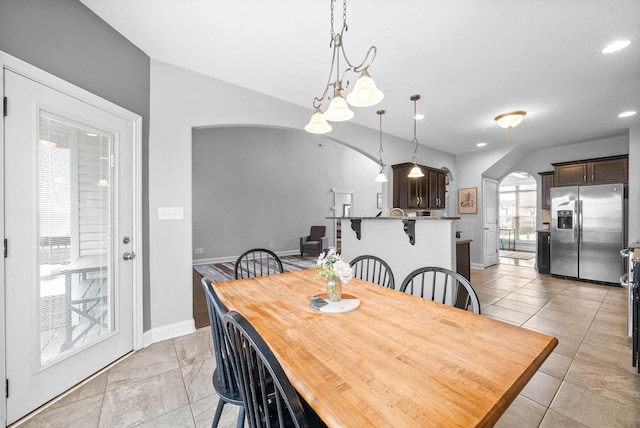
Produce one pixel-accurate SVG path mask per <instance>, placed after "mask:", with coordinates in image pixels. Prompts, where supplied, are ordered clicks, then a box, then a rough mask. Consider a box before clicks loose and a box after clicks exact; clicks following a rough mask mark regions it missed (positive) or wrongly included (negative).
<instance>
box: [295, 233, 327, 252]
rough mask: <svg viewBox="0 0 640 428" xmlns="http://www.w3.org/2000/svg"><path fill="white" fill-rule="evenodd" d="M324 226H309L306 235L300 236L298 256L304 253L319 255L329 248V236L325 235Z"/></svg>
mask: <svg viewBox="0 0 640 428" xmlns="http://www.w3.org/2000/svg"><path fill="white" fill-rule="evenodd" d="M326 229H327V228H326V226H311V231H310V232H309V234H308V235H306V236H303V237H301V238H300V256H302V255H304V253H308V254H312V255H316V256H317V255H319V254H320V253H321V252H323V251H325V250H328V249H329V238H328V237H326V236H325V231H326Z"/></svg>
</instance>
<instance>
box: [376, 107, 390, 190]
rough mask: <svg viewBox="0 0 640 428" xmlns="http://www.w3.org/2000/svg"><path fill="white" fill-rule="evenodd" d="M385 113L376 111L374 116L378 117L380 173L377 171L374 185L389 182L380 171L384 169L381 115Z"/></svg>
mask: <svg viewBox="0 0 640 428" xmlns="http://www.w3.org/2000/svg"><path fill="white" fill-rule="evenodd" d="M384 113H385V111H384V110H378V111H377V112H376V114H377V115H378V116H380V149H379V151H378V153H379V154H380V171H378V176H377V177H376V179H375V180H373V181H375V182H376V183H386V182H388V181H389V180H387V176H386V175H384V172H382V169H383V167H384V164H383V163H382V115H383V114H384Z"/></svg>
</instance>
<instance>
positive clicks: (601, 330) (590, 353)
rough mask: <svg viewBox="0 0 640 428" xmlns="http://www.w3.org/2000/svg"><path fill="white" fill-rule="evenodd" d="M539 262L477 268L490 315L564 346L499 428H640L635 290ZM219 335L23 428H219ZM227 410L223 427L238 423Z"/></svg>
mask: <svg viewBox="0 0 640 428" xmlns="http://www.w3.org/2000/svg"><path fill="white" fill-rule="evenodd" d="M532 266H533V262H532V261H525V260H517V259H501V264H500V265H498V266H494V267H490V268H487V269H485V270H482V271H480V270H473V271H472V273H471V280H472V281H471V282H472V283H473V285H474V288H475V289H476V290H477V292H478V296H479V298H480V301H481V305H482V311H483V315H485V316H490V317H493V318H496V319H500V320H502V321H505V322H509V323H512V324H516V325H519V326H523V327H526V328H530V329H533V330H538V331H541V332H545V333H549V334H552V335H554V336H556V337H557V338H558V340H559V345H558V346H557V348H556V349H555V350H554V352H553V353H552V354H551V356H550V357H549V358H548V359H547V361H546V362H545V363H544V364H543V366H542V367H541V369H540V370H539V371H538V372H537V373H536V374H535V375H534V377H533V378H532V380H531V381H530V382H529V384H528V385H527V386H526V387H525V388H524V390H523V391H522V393H521V394H520V395H519V396H518V397H517V398H516V400H515V401H514V402H513V404H512V405H511V406H510V407H509V409H508V410H507V412H506V413H505V414H504V415H503V417H502V418H501V419H500V421H499V422H498V423H497V424H496V427H500V428H504V427H518V428H522V427H545V428H549V427H554V428H556V427H594V428H601V427H638V426H640V374H638V373H637V372H636V369H635V368H633V367H632V366H631V341H630V339H629V338H628V337H627V336H626V303H625V302H626V301H625V299H626V290H624V289H622V288H618V287H611V286H604V285H596V284H589V283H585V282H578V281H570V280H564V279H558V278H553V277H551V276H549V275H538V273H537V272H536V271H535V270H534V269H533V268H532ZM212 351H213V350H212V342H211V336H210V332H209V328H208V327H207V328H202V329H200V330H198V331H196V332H195V333H193V334H190V335H187V336H183V337H179V338H176V339H172V340H166V341H164V342H159V343H155V344H153V345H151V346H149V347H147V348H145V349H143V350H141V351H138V352H136V353H134V354H132V355H130V356H129V357H127V358H125V359H123V360H122V361H121V362H119V363H118V364H116V365H115V366H113V367H112V368H110V369H109V370H107V371H105V372H104V373H102V374H100V375H98V376H96V377H94V378H93V379H91V380H89V381H87V382H86V383H84V384H83V385H81V386H80V387H78V388H76V389H75V390H74V391H72V392H70V393H68V394H66V395H64V396H63V397H61V398H60V399H59V400H57V401H54V402H53V403H52V404H50V405H48V406H46V407H45V408H44V409H42V410H41V411H40V412H38V413H35V414H33V415H32V416H31V417H30V418H28V419H26V420H24V421H22V422H21V423H19V424H15V426H20V427H21V428H31V427H82V428H86V427H128V426H141V427H172V428H173V427H209V426H211V421H212V419H213V414H214V410H215V406H216V404H217V401H218V400H217V396H216V394H215V392H214V390H213V388H212V386H211V374H212V373H213V369H214V360H213V354H212ZM236 416H237V409H236V408H235V407H234V406H230V405H227V406H225V412H224V414H223V420H222V423H221V424H220V426H223V427H233V426H235V424H236Z"/></svg>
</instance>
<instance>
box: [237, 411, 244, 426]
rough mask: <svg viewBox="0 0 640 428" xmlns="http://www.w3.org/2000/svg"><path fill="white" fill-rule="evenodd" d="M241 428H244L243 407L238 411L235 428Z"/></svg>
mask: <svg viewBox="0 0 640 428" xmlns="http://www.w3.org/2000/svg"><path fill="white" fill-rule="evenodd" d="M243 426H244V406H240V410H239V411H238V425H237V428H242V427H243Z"/></svg>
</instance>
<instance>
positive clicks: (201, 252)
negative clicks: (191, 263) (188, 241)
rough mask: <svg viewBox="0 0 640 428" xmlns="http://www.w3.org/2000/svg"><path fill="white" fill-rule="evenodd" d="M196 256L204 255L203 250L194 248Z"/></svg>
mask: <svg viewBox="0 0 640 428" xmlns="http://www.w3.org/2000/svg"><path fill="white" fill-rule="evenodd" d="M196 254H204V248H196Z"/></svg>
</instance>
